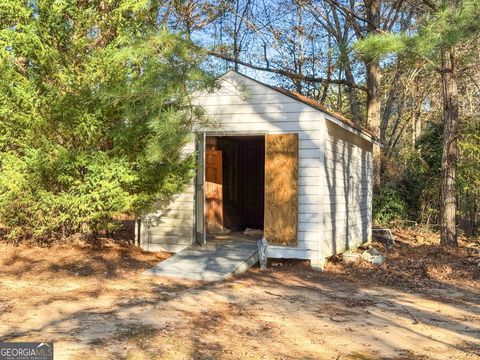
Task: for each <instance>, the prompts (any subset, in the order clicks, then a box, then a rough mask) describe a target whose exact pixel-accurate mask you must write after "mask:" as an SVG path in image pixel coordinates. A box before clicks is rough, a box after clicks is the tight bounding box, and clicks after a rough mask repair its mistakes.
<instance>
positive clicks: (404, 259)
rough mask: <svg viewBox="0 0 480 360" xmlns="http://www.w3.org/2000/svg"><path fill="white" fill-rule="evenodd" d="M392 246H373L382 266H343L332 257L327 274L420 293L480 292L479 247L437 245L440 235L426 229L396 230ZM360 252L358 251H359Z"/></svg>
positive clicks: (471, 244)
mask: <svg viewBox="0 0 480 360" xmlns="http://www.w3.org/2000/svg"><path fill="white" fill-rule="evenodd" d="M393 233H394V236H395V239H396V240H395V243H396V244H395V246H394V247H393V248H392V249H387V248H386V247H385V246H384V245H383V244H382V243H378V242H373V244H372V246H373V247H375V248H376V249H377V250H379V251H380V252H381V253H382V254H384V255H385V256H386V258H387V260H386V262H385V264H383V265H381V266H375V265H371V264H369V263H367V262H365V261H361V262H358V263H355V264H345V263H343V262H342V261H341V258H340V257H336V258H333V259H332V261H331V262H330V263H329V264H328V265H327V272H329V273H332V274H337V275H342V276H344V277H347V278H350V279H352V280H357V281H360V282H362V283H363V284H371V285H384V286H392V287H398V288H401V289H404V290H407V291H421V290H426V289H431V288H436V289H441V288H445V287H450V288H458V289H465V290H467V289H468V290H476V291H478V290H479V289H480V244H479V243H478V241H473V240H468V239H466V238H461V239H460V240H459V246H458V247H456V248H453V247H444V246H440V245H439V236H438V234H435V233H433V232H429V231H426V230H413V229H396V230H394V231H393ZM360 251H361V250H360Z"/></svg>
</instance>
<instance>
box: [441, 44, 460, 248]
mask: <svg viewBox="0 0 480 360" xmlns="http://www.w3.org/2000/svg"><path fill="white" fill-rule="evenodd" d="M442 93H443V122H444V130H443V153H442V179H441V184H442V185H441V186H442V188H441V208H440V226H441V237H440V243H441V244H442V245H448V246H457V245H458V243H457V229H456V206H457V193H456V178H455V176H456V170H457V169H456V166H457V136H458V88H457V69H456V63H455V52H454V50H453V49H452V50H450V51H448V52H446V53H443V54H442Z"/></svg>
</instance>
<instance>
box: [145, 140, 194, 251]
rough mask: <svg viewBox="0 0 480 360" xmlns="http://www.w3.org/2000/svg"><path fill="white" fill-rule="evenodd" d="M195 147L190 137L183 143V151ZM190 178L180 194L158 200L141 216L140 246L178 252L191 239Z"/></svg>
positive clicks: (191, 202)
mask: <svg viewBox="0 0 480 360" xmlns="http://www.w3.org/2000/svg"><path fill="white" fill-rule="evenodd" d="M194 151H195V144H194V142H193V140H192V141H191V142H190V143H189V144H188V145H187V146H186V147H185V149H184V153H185V154H186V155H189V154H192V153H193V152H194ZM194 189H195V185H194V179H192V180H191V182H190V184H188V185H187V186H186V188H185V191H184V192H183V193H182V194H178V195H174V196H172V197H171V198H170V199H165V200H159V201H157V202H156V204H155V205H154V208H155V211H153V212H151V213H149V214H146V215H145V216H143V217H142V220H141V225H140V246H141V247H142V248H143V249H145V250H149V251H168V252H178V251H180V250H183V249H184V248H186V247H187V246H189V245H191V244H192V243H193V241H194V237H193V235H194V231H193V226H194V220H193V219H194V214H195V202H194Z"/></svg>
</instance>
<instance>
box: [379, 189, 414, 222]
mask: <svg viewBox="0 0 480 360" xmlns="http://www.w3.org/2000/svg"><path fill="white" fill-rule="evenodd" d="M372 207H373V221H374V222H375V223H377V224H388V223H390V222H392V221H395V220H399V219H402V218H404V216H405V213H406V204H405V201H404V200H403V199H402V196H401V194H400V192H399V191H398V190H397V189H394V188H393V187H389V186H387V187H383V188H382V189H381V190H380V192H379V193H378V194H375V195H374V196H373V204H372Z"/></svg>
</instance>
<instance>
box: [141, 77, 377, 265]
mask: <svg viewBox="0 0 480 360" xmlns="http://www.w3.org/2000/svg"><path fill="white" fill-rule="evenodd" d="M219 85H220V86H219V87H218V88H217V89H216V90H215V91H214V92H213V93H209V94H197V97H196V99H195V103H196V104H198V105H200V106H202V107H203V108H204V109H205V111H206V113H207V115H208V118H209V119H210V121H211V123H210V124H211V125H209V126H208V127H207V128H205V127H204V128H199V129H198V130H200V131H206V132H209V133H211V134H212V135H213V134H214V135H220V134H223V135H240V134H242V135H246V134H257V135H259V134H267V133H270V134H273V133H297V134H298V138H299V154H298V156H299V162H298V165H299V169H298V245H297V246H295V247H287V246H270V247H269V257H273V258H282V257H284V258H303V259H318V258H321V257H325V256H329V255H332V254H334V253H336V252H338V251H341V250H343V249H344V248H345V246H346V245H353V244H352V243H349V244H347V243H348V241H350V239H352V241H354V242H356V243H359V242H361V241H363V240H365V237H369V236H370V232H371V229H370V222H371V166H372V164H371V144H370V143H369V142H367V141H365V140H364V139H362V137H361V136H360V135H358V134H357V135H355V134H353V133H352V132H355V131H353V130H352V132H349V131H347V130H345V129H344V128H342V127H344V125H343V124H339V126H335V125H334V124H333V123H338V121H337V120H336V119H333V118H329V116H328V115H326V114H324V113H323V112H321V111H319V110H318V109H315V108H313V107H311V106H309V105H307V104H304V103H302V102H300V101H297V100H295V99H292V98H290V97H289V96H286V95H284V94H282V93H280V92H277V91H275V90H274V89H272V88H269V87H267V86H265V85H262V84H260V83H257V82H255V81H253V80H251V79H248V78H245V77H243V76H242V75H239V74H237V73H235V72H228V73H227V74H225V75H224V76H223V77H222V78H221V79H220V83H219ZM327 120H330V121H327ZM327 125H328V126H327ZM327 128H328V134H327ZM187 150H188V149H187ZM189 150H190V151H193V147H191V148H190V149H189ZM350 176H352V179H353V180H350V179H351V178H350ZM350 183H352V184H353V186H352V185H348V184H350ZM347 185H348V186H347ZM346 189H348V194H355V197H356V199H357V200H355V201H353V200H352V199H351V197H349V196H347V197H346ZM193 219H194V185H193V180H192V183H191V184H190V187H189V188H188V189H187V190H186V192H185V193H184V194H181V195H178V196H175V197H173V198H172V199H169V200H167V201H163V202H159V203H158V204H157V211H155V212H154V213H153V214H148V215H147V216H144V217H143V219H142V226H141V229H140V234H141V238H142V240H141V244H142V246H143V247H144V248H145V249H148V250H153V251H155V250H168V251H172V252H176V251H179V250H181V249H182V248H184V247H186V246H188V245H189V244H191V243H192V242H193V236H194V220H193ZM365 234H366V235H365ZM357 235H358V236H357Z"/></svg>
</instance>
